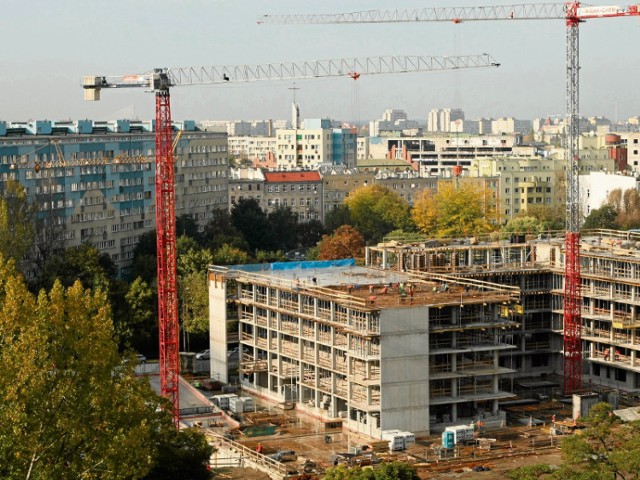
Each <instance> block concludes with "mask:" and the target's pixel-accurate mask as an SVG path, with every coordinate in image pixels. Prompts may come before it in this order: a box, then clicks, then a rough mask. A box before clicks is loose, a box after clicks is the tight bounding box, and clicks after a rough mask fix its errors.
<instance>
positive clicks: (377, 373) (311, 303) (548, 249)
mask: <svg viewBox="0 0 640 480" xmlns="http://www.w3.org/2000/svg"><path fill="white" fill-rule="evenodd" d="M563 262H564V242H563V239H562V238H561V237H558V238H546V237H545V238H535V239H531V240H529V239H525V238H524V237H518V236H514V237H512V238H510V239H509V240H497V241H486V242H479V241H473V240H471V241H470V240H465V241H459V242H448V243H447V244H444V243H443V242H426V243H411V244H408V245H403V244H400V243H396V242H391V243H387V244H379V245H378V246H375V247H369V248H368V249H367V255H366V259H365V266H355V265H354V263H353V262H346V263H345V262H340V263H338V264H336V263H335V262H302V263H283V264H270V265H264V266H239V267H233V268H230V269H227V268H222V267H211V268H210V270H209V292H210V304H211V329H210V331H211V332H212V334H211V346H212V361H211V364H212V376H214V377H219V378H220V379H222V380H225V381H226V380H227V379H228V377H227V375H228V370H227V356H226V352H227V337H226V336H225V335H221V332H227V331H229V332H235V331H236V326H237V331H239V333H240V337H239V341H240V343H241V344H242V351H243V354H242V358H241V362H240V371H239V377H240V382H241V384H242V386H243V388H245V389H247V390H248V391H251V392H253V393H255V394H257V395H261V396H264V397H266V398H268V399H270V400H272V401H274V402H295V404H296V406H297V408H299V409H302V410H305V411H307V412H308V413H310V414H312V415H316V416H319V417H322V418H326V419H327V421H336V420H340V421H342V422H343V425H344V426H345V427H346V428H348V429H350V430H353V431H357V432H362V433H366V434H369V435H371V436H374V437H380V435H381V432H382V430H390V429H398V430H401V431H412V432H415V433H416V434H419V435H420V434H427V433H430V432H433V431H439V430H442V429H443V428H444V427H446V426H447V425H452V424H460V423H466V422H467V421H473V420H483V421H484V422H485V423H487V424H488V423H491V422H495V423H502V422H504V416H503V413H502V412H501V410H500V403H501V402H503V401H508V400H510V399H513V398H515V397H516V396H517V395H525V396H526V395H527V394H530V395H532V394H533V392H534V391H535V392H540V391H541V390H545V389H546V390H549V393H554V392H560V391H561V384H560V383H559V382H557V380H556V381H555V383H554V380H553V379H554V374H557V375H559V376H561V375H562V364H563V362H562V359H563V357H562V345H563V342H562V315H563V310H562V301H563ZM581 268H582V299H583V300H582V319H583V320H582V321H583V329H582V341H583V352H584V360H583V367H584V379H585V381H586V382H589V383H591V387H592V388H593V386H602V387H607V388H617V389H620V390H621V391H626V392H636V391H640V363H639V362H638V361H637V360H636V356H637V351H638V350H639V349H640V343H639V341H638V338H637V337H636V328H637V327H639V326H640V322H639V321H638V320H637V315H636V309H637V305H638V304H640V281H639V278H640V235H639V234H635V233H630V232H611V231H606V232H604V231H601V232H596V233H595V234H593V235H589V236H585V237H584V238H583V243H582V255H581ZM229 335H231V334H229ZM586 386H588V385H585V387H586ZM554 387H556V388H555V389H554ZM527 388H528V389H529V391H527Z"/></svg>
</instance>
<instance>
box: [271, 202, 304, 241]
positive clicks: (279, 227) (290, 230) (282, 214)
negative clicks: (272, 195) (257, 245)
mask: <svg viewBox="0 0 640 480" xmlns="http://www.w3.org/2000/svg"><path fill="white" fill-rule="evenodd" d="M267 221H268V222H269V225H270V227H271V229H272V232H273V234H272V236H271V238H272V239H273V243H272V244H271V245H270V246H267V245H265V246H264V248H265V249H270V250H285V251H287V250H291V249H292V248H295V247H296V246H297V245H298V216H297V215H296V214H295V213H293V210H291V207H283V206H279V207H277V208H276V209H275V210H273V211H272V212H271V213H269V215H267Z"/></svg>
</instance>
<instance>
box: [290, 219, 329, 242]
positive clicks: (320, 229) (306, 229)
mask: <svg viewBox="0 0 640 480" xmlns="http://www.w3.org/2000/svg"><path fill="white" fill-rule="evenodd" d="M297 231H298V246H300V247H301V248H310V247H315V246H316V245H317V244H318V242H319V241H320V240H322V235H324V233H325V228H324V226H323V225H322V222H320V220H309V221H308V222H305V223H299V224H298V229H297ZM332 231H333V230H332Z"/></svg>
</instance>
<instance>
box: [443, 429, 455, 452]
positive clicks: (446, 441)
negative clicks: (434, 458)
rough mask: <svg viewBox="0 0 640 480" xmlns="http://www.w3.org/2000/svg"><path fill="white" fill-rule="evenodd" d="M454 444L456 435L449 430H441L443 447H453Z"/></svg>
mask: <svg viewBox="0 0 640 480" xmlns="http://www.w3.org/2000/svg"><path fill="white" fill-rule="evenodd" d="M455 444H456V435H455V433H453V432H452V431H451V430H445V431H444V432H442V446H443V447H444V448H453V447H454V446H455Z"/></svg>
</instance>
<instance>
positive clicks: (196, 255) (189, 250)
mask: <svg viewBox="0 0 640 480" xmlns="http://www.w3.org/2000/svg"><path fill="white" fill-rule="evenodd" d="M177 250H178V258H177V259H176V260H177V271H178V278H180V277H182V276H184V275H188V274H190V273H193V272H206V271H207V268H208V267H209V265H211V264H212V263H213V254H212V253H211V251H210V250H209V249H206V248H201V247H200V246H199V245H198V244H197V243H196V241H195V240H194V239H192V238H190V237H184V236H183V237H180V238H178V241H177Z"/></svg>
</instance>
